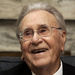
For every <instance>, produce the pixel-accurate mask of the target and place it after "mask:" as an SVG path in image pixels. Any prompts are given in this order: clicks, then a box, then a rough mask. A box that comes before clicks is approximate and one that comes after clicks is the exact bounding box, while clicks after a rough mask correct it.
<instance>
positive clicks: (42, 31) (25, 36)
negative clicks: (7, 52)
mask: <svg viewBox="0 0 75 75" xmlns="http://www.w3.org/2000/svg"><path fill="white" fill-rule="evenodd" d="M54 28H55V29H58V30H61V29H62V28H60V27H58V28H57V27H50V28H49V27H47V26H42V27H40V28H39V29H37V30H33V29H32V28H27V29H25V30H24V31H23V32H20V33H19V34H18V38H19V39H20V40H22V41H24V42H25V41H30V40H32V38H33V37H34V35H35V33H36V34H37V35H39V37H40V38H42V37H48V36H51V33H52V29H54Z"/></svg>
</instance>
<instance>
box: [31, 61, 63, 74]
mask: <svg viewBox="0 0 75 75" xmlns="http://www.w3.org/2000/svg"><path fill="white" fill-rule="evenodd" d="M32 75H35V74H34V73H33V72H32ZM53 75H63V64H62V61H61V65H60V68H59V69H58V70H57V71H56V72H55V73H54V74H53Z"/></svg>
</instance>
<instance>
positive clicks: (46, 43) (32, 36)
mask: <svg viewBox="0 0 75 75" xmlns="http://www.w3.org/2000/svg"><path fill="white" fill-rule="evenodd" d="M51 27H56V28H57V27H58V22H57V20H56V18H55V16H53V15H52V14H50V13H49V12H47V11H44V10H37V11H32V12H30V13H28V14H27V15H26V16H25V17H24V18H23V20H22V21H21V25H20V31H22V32H24V31H25V33H24V35H25V36H26V37H28V38H26V40H25V39H24V40H23V41H20V44H21V49H22V56H23V57H24V59H25V62H26V63H27V64H28V65H29V66H30V67H43V66H46V65H47V66H48V65H49V64H50V65H53V64H54V63H56V62H58V61H59V57H60V53H61V51H63V49H64V42H65V36H64V33H63V32H62V31H59V30H58V29H56V28H53V29H51ZM47 29H48V30H47ZM47 31H48V33H47ZM60 32H61V33H60ZM42 35H43V36H42ZM44 36H45V37H44Z"/></svg>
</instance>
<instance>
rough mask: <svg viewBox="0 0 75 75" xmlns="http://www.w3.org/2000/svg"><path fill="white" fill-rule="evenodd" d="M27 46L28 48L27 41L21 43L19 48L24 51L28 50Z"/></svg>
mask: <svg viewBox="0 0 75 75" xmlns="http://www.w3.org/2000/svg"><path fill="white" fill-rule="evenodd" d="M28 48H29V42H26V43H25V42H24V43H21V50H22V52H24V53H26V52H28V51H29V50H28Z"/></svg>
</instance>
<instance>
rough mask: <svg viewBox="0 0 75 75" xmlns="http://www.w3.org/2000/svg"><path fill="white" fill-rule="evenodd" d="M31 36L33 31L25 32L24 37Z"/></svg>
mask: <svg viewBox="0 0 75 75" xmlns="http://www.w3.org/2000/svg"><path fill="white" fill-rule="evenodd" d="M29 35H32V32H31V31H25V32H24V36H29Z"/></svg>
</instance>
